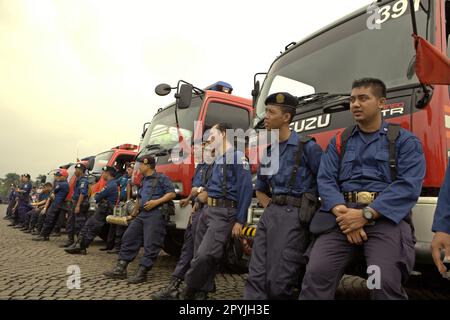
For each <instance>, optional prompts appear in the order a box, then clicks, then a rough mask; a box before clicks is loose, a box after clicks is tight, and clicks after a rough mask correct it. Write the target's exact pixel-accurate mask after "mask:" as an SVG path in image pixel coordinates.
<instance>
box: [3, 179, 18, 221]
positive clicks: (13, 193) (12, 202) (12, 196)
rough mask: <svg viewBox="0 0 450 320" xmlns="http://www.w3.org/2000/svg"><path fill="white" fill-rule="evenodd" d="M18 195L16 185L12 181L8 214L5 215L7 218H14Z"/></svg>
mask: <svg viewBox="0 0 450 320" xmlns="http://www.w3.org/2000/svg"><path fill="white" fill-rule="evenodd" d="M16 197H17V195H16V187H15V185H14V183H11V189H10V191H9V195H8V208H7V209H6V216H5V217H4V219H5V220H12V219H13V208H14V206H15V205H16Z"/></svg>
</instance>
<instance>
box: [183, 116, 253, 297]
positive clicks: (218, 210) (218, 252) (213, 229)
mask: <svg viewBox="0 0 450 320" xmlns="http://www.w3.org/2000/svg"><path fill="white" fill-rule="evenodd" d="M229 129H231V128H230V127H229V126H228V125H227V124H224V123H219V124H216V125H214V126H213V127H212V128H211V130H210V135H209V137H208V141H209V142H210V143H211V147H212V149H214V150H215V161H214V164H213V167H212V174H211V178H210V179H209V181H208V183H207V185H206V191H202V192H200V193H199V195H198V197H200V199H201V198H204V197H205V196H207V206H206V207H205V209H204V211H203V212H202V215H201V217H200V219H199V221H198V222H197V230H196V232H195V240H194V258H193V259H192V261H191V265H190V268H189V271H188V272H187V273H186V276H185V281H186V291H185V293H184V299H199V300H200V299H207V293H208V292H210V291H211V290H212V288H211V285H212V284H213V283H214V278H215V275H216V271H217V270H216V269H217V264H218V263H219V261H220V259H222V257H223V255H224V253H225V247H226V245H227V243H228V241H229V240H230V237H231V236H233V237H235V238H239V237H240V235H241V232H242V226H243V225H244V223H245V222H246V221H247V210H248V207H249V206H250V203H251V200H252V195H253V188H252V177H251V173H250V166H249V164H248V162H247V159H246V157H245V156H244V153H243V152H242V151H240V150H235V148H234V146H233V140H232V139H231V136H230V135H229V133H231V131H228V134H227V130H229Z"/></svg>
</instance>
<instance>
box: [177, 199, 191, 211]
mask: <svg viewBox="0 0 450 320" xmlns="http://www.w3.org/2000/svg"><path fill="white" fill-rule="evenodd" d="M190 200H191V198H190V197H187V198H184V199H181V200H180V207H181V208H184V207H186V206H187V205H188V204H189V201H190Z"/></svg>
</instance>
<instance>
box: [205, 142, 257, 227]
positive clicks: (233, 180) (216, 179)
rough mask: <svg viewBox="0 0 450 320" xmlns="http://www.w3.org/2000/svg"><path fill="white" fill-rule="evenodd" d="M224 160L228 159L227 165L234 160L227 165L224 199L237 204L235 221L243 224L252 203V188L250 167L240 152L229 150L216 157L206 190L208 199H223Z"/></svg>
mask: <svg viewBox="0 0 450 320" xmlns="http://www.w3.org/2000/svg"><path fill="white" fill-rule="evenodd" d="M226 158H230V160H229V161H227V162H228V163H230V162H231V159H234V161H233V164H231V163H230V164H227V181H226V182H227V184H226V198H227V199H229V200H232V201H236V202H237V213H236V220H237V222H239V223H240V224H244V223H245V222H246V221H247V210H248V207H249V206H250V203H251V201H252V196H253V186H252V175H251V173H250V166H249V164H248V162H247V160H246V158H245V155H244V154H243V153H242V152H241V151H234V150H233V149H231V150H229V151H227V152H226V153H225V154H223V155H222V156H218V157H216V160H215V162H214V164H213V167H212V174H211V178H210V179H209V181H208V183H207V185H206V190H207V191H208V196H209V197H212V198H223V194H222V181H223V171H224V170H223V169H224V163H225V162H226Z"/></svg>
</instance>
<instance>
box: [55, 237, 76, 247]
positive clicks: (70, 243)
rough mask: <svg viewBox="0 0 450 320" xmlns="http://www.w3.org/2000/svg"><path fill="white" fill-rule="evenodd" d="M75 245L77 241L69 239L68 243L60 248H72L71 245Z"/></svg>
mask: <svg viewBox="0 0 450 320" xmlns="http://www.w3.org/2000/svg"><path fill="white" fill-rule="evenodd" d="M74 243H75V241H73V238H69V239H68V240H67V241H66V243H64V244H61V245H60V246H59V247H60V248H68V247H70V246H71V245H73V244H74Z"/></svg>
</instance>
